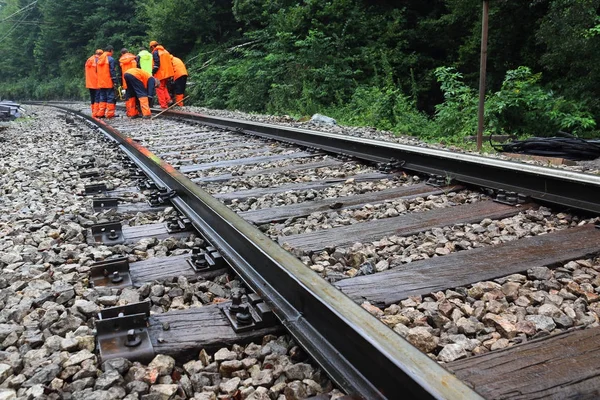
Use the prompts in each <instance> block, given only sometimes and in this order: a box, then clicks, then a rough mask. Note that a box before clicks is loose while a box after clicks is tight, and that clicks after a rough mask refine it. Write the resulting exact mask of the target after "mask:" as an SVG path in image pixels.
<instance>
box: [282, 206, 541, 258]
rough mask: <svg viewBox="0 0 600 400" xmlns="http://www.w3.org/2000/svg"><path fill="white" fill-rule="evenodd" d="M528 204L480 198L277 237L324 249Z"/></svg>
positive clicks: (500, 214)
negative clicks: (457, 204)
mask: <svg viewBox="0 0 600 400" xmlns="http://www.w3.org/2000/svg"><path fill="white" fill-rule="evenodd" d="M528 207H530V205H523V206H521V207H514V206H508V205H505V204H500V203H496V202H493V201H481V202H477V203H472V204H463V205H459V206H452V207H445V208H436V209H433V210H429V211H423V212H419V213H411V214H406V215H401V216H399V217H391V218H384V219H379V220H373V221H367V222H362V223H358V224H353V225H347V226H341V227H337V228H331V229H323V230H320V231H316V232H310V233H302V234H299V235H290V236H280V237H279V239H278V240H279V243H280V244H287V245H289V246H290V247H292V248H295V249H302V250H304V251H307V252H310V251H313V252H314V251H321V250H323V249H327V248H334V247H343V246H350V245H352V244H354V243H356V242H361V243H364V242H371V241H374V240H378V239H381V238H383V237H384V236H392V235H395V236H409V235H415V234H417V233H419V232H424V231H427V230H430V229H432V228H435V227H442V226H448V225H454V224H469V223H475V222H479V221H481V220H483V219H484V218H492V219H501V218H507V217H511V216H513V215H516V214H518V213H519V212H521V211H523V210H525V209H527V208H528Z"/></svg>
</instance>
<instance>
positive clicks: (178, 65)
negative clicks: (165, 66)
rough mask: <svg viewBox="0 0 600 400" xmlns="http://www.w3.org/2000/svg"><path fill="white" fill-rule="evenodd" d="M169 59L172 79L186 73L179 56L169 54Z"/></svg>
mask: <svg viewBox="0 0 600 400" xmlns="http://www.w3.org/2000/svg"><path fill="white" fill-rule="evenodd" d="M171 61H172V62H173V79H179V78H181V77H182V76H184V75H187V74H188V72H187V69H186V68H185V64H184V63H183V61H181V59H180V58H177V57H173V56H171Z"/></svg>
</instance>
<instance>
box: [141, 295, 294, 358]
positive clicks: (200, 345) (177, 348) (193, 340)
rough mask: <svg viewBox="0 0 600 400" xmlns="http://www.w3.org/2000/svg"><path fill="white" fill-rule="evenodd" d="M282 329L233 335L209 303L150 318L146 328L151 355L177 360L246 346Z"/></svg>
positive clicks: (217, 310)
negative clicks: (201, 353)
mask: <svg viewBox="0 0 600 400" xmlns="http://www.w3.org/2000/svg"><path fill="white" fill-rule="evenodd" d="M165 327H168V330H165ZM282 329H283V328H282V327H281V326H276V327H271V328H262V329H257V330H253V331H248V332H242V333H235V332H234V330H233V328H232V327H231V325H230V324H229V321H228V320H227V318H226V317H225V316H224V315H223V313H222V312H221V311H220V310H219V308H218V306H217V305H212V304H211V305H206V306H204V307H200V308H190V309H188V310H182V311H170V312H168V313H165V314H155V315H152V316H151V317H150V320H149V327H148V331H149V334H150V339H151V341H152V346H153V347H154V352H155V353H156V354H166V355H170V356H172V357H176V358H177V359H178V360H181V359H189V358H193V357H196V356H197V353H198V351H199V350H200V349H206V350H207V351H211V350H217V349H219V348H221V347H223V346H229V345H232V344H234V343H237V344H241V343H248V342H250V341H253V340H260V339H262V337H263V336H265V335H267V334H269V333H276V332H278V331H280V330H282Z"/></svg>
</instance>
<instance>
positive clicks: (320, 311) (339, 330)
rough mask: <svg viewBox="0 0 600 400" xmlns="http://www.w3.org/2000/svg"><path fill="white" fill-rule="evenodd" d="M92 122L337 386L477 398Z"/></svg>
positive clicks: (218, 206) (372, 395) (380, 395)
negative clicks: (165, 192) (168, 193)
mask: <svg viewBox="0 0 600 400" xmlns="http://www.w3.org/2000/svg"><path fill="white" fill-rule="evenodd" d="M52 106H53V107H57V108H59V109H62V110H64V111H67V112H70V113H72V114H74V115H77V116H78V117H80V118H82V119H85V120H87V121H90V122H91V123H93V124H95V125H98V126H99V127H100V129H101V130H102V131H103V132H104V134H105V135H107V136H108V137H110V138H111V139H112V140H114V141H116V142H117V143H119V146H120V148H121V149H122V150H123V151H124V152H125V153H126V154H127V155H128V156H129V157H131V159H132V160H133V161H134V162H136V164H138V166H139V167H141V168H142V170H143V171H144V172H145V173H146V174H147V175H148V176H149V177H150V178H151V179H153V180H155V181H156V182H158V183H160V184H161V185H164V186H165V187H167V188H169V189H171V190H175V191H176V192H177V194H178V196H177V197H175V198H174V199H173V203H174V205H175V206H176V207H177V208H178V209H180V211H182V212H183V213H184V214H186V215H187V216H188V218H190V219H191V220H192V222H193V224H194V226H195V227H196V228H197V229H198V230H199V231H200V232H201V233H202V234H203V235H204V236H205V237H206V239H207V240H208V241H209V242H210V243H211V244H213V245H215V246H216V247H217V248H218V249H219V250H220V252H221V254H222V255H223V256H224V257H225V258H226V259H227V260H228V261H229V262H230V263H231V265H232V268H233V269H234V270H235V272H236V273H238V274H239V275H240V277H241V278H242V279H243V280H244V282H246V283H247V284H248V285H249V286H250V287H251V288H252V289H253V290H255V291H256V292H257V293H259V294H260V295H261V296H262V297H263V299H264V300H265V301H266V302H267V303H268V304H269V305H270V306H271V308H272V309H273V311H274V313H275V314H276V315H277V317H278V318H279V319H280V320H281V322H282V323H283V325H284V326H285V327H286V328H287V329H288V330H289V332H290V333H291V334H292V335H293V336H294V338H295V339H296V340H297V341H298V342H299V344H300V345H301V346H302V347H303V348H304V349H305V350H306V351H307V352H308V353H309V354H310V355H311V356H312V357H313V358H314V359H315V361H316V362H317V363H318V364H319V365H320V366H321V367H322V368H323V369H324V370H325V371H326V372H327V373H328V374H329V375H330V377H331V378H332V379H333V380H334V382H336V383H337V384H338V385H339V386H340V387H341V388H342V389H344V390H345V391H346V392H348V393H350V394H355V395H360V396H361V397H363V398H365V399H368V400H372V399H373V400H374V399H397V398H399V397H402V398H404V397H406V398H415V399H431V398H435V399H457V400H458V399H482V397H481V396H480V395H479V394H477V393H476V392H475V391H473V390H472V389H471V388H470V387H468V386H467V385H466V384H465V383H464V382H462V381H460V380H459V379H458V378H456V377H455V376H454V375H453V374H452V373H450V372H449V371H447V370H445V369H444V368H442V367H441V366H440V365H438V364H437V363H436V362H435V361H433V360H431V359H430V358H429V357H427V355H425V354H423V353H422V352H420V351H419V350H418V349H416V348H415V347H413V346H412V345H411V344H410V343H408V342H407V341H406V340H405V339H403V338H402V337H400V336H399V335H398V334H396V333H395V332H394V331H392V330H391V329H389V328H388V327H386V326H385V325H384V324H382V323H381V322H380V321H378V320H377V319H376V318H375V317H373V316H372V315H371V314H369V313H368V312H367V311H366V310H364V309H363V308H362V307H360V306H359V305H358V304H356V303H354V302H353V301H352V300H350V299H349V298H348V297H347V296H346V295H344V294H343V293H341V292H340V291H339V290H337V289H335V288H334V287H333V286H332V285H331V284H329V283H328V282H326V281H325V280H324V279H323V278H321V277H320V276H319V275H317V274H316V273H315V272H313V271H312V270H310V269H309V268H307V267H306V266H305V265H304V264H303V263H302V262H300V260H299V259H297V258H296V257H294V256H293V255H291V254H290V253H288V252H287V251H285V250H283V249H282V248H281V247H280V246H279V245H278V244H277V243H275V242H273V241H272V240H271V239H269V238H268V237H267V236H265V235H264V234H263V233H262V232H260V231H259V230H258V229H257V228H256V227H254V226H253V225H251V224H249V223H248V222H246V221H244V220H243V219H242V218H241V217H239V216H238V215H237V214H236V213H235V212H233V211H232V210H230V209H229V208H228V207H226V206H225V205H223V204H222V203H221V202H219V201H218V200H217V199H215V198H213V197H212V196H210V195H209V194H208V193H207V192H205V191H203V190H202V189H200V188H199V187H198V186H197V185H196V184H194V183H193V182H192V181H191V180H189V179H188V178H187V177H185V176H184V175H183V174H182V173H180V172H179V171H178V170H176V169H175V168H174V167H173V166H171V165H170V164H168V163H166V162H164V161H162V160H161V159H160V158H159V157H158V156H156V155H155V154H153V153H152V152H151V151H149V150H148V149H146V148H145V147H143V146H141V145H140V144H138V143H137V142H135V141H134V140H133V139H132V138H130V137H128V136H125V135H123V134H121V133H120V132H118V131H117V130H115V129H113V128H111V127H110V126H108V125H107V124H106V123H104V122H103V121H98V120H95V119H92V118H91V117H89V116H87V115H85V114H82V113H80V112H77V111H74V110H71V109H69V108H67V107H62V106H58V105H52Z"/></svg>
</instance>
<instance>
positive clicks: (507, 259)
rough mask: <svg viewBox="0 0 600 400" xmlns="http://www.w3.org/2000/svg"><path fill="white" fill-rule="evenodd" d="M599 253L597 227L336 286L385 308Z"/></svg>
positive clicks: (403, 267)
mask: <svg viewBox="0 0 600 400" xmlns="http://www.w3.org/2000/svg"><path fill="white" fill-rule="evenodd" d="M597 253H600V229H598V228H595V227H594V226H593V225H584V226H581V227H577V228H571V229H565V230H561V231H557V232H553V233H548V234H545V235H539V236H534V237H530V238H524V239H519V240H515V241H512V242H507V243H504V244H501V245H497V246H490V247H481V248H477V249H473V250H469V251H461V252H458V253H452V254H449V255H447V256H443V257H435V258H431V259H428V260H421V261H415V262H412V263H408V264H403V265H401V266H399V267H397V268H393V269H390V270H387V271H384V272H380V273H376V274H373V275H367V276H359V277H356V278H351V279H345V280H342V281H339V282H336V283H335V286H337V287H338V288H339V289H340V290H342V292H344V293H345V294H346V295H348V296H349V297H350V298H352V299H353V300H354V301H356V302H358V303H362V302H363V301H365V300H367V301H370V302H371V303H372V304H375V305H377V306H378V307H385V306H388V305H390V304H393V303H397V302H399V301H400V300H403V299H406V298H407V297H408V296H415V295H425V294H428V293H433V292H437V291H440V290H445V289H451V288H455V287H458V286H465V285H469V284H472V283H476V282H479V281H486V280H491V279H496V278H500V277H502V276H507V275H510V274H514V273H518V272H524V271H526V270H528V269H529V268H533V267H549V266H554V265H560V264H563V263H566V262H568V261H571V260H575V259H579V258H587V257H590V256H593V255H594V254H597Z"/></svg>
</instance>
